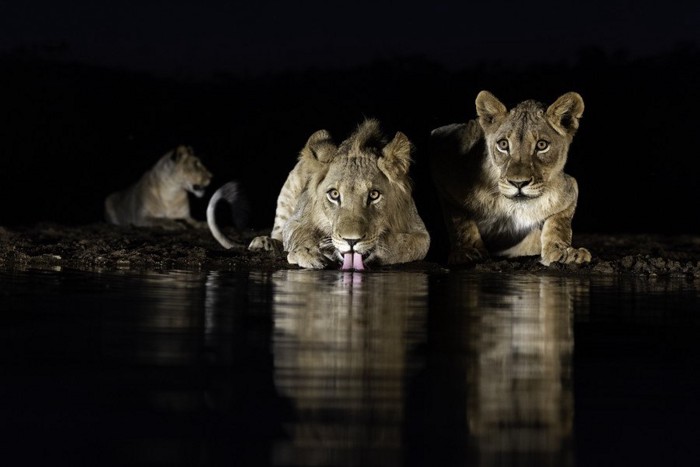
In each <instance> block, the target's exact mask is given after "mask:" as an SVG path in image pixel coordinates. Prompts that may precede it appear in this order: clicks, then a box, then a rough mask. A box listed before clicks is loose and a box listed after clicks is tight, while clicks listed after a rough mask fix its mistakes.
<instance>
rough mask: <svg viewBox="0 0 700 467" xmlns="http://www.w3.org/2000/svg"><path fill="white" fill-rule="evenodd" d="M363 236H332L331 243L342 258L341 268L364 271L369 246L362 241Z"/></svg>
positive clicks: (369, 250)
mask: <svg viewBox="0 0 700 467" xmlns="http://www.w3.org/2000/svg"><path fill="white" fill-rule="evenodd" d="M364 238H365V237H364V236H363V237H350V238H348V237H341V238H336V237H334V238H333V245H334V246H335V248H336V250H337V252H338V254H339V255H340V257H341V258H342V260H343V265H342V266H341V268H340V269H341V270H343V271H364V270H365V268H366V266H365V261H366V260H367V257H368V256H369V254H370V252H371V248H370V246H369V245H368V244H367V243H366V242H364V241H363V240H364Z"/></svg>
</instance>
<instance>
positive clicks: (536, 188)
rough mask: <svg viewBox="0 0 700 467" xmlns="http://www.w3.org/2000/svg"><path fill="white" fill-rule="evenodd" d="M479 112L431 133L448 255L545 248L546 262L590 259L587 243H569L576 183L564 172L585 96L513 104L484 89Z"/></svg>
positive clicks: (459, 259) (455, 259) (453, 259)
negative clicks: (548, 102) (509, 105)
mask: <svg viewBox="0 0 700 467" xmlns="http://www.w3.org/2000/svg"><path fill="white" fill-rule="evenodd" d="M476 112H477V115H478V120H471V121H469V122H467V123H463V124H453V125H447V126H443V127H440V128H437V129H435V130H433V131H432V132H431V149H430V153H431V154H430V159H431V168H432V174H433V180H434V182H435V185H436V187H437V190H438V194H439V198H440V202H441V205H442V209H443V215H444V218H445V222H446V224H447V230H448V234H449V236H450V253H449V262H450V263H452V264H459V263H468V262H471V261H474V260H477V259H480V258H484V257H486V256H488V255H489V254H493V255H496V256H507V257H514V256H529V255H541V259H540V261H541V262H542V264H544V265H549V264H551V263H553V262H560V263H584V262H589V261H590V260H591V254H590V253H589V252H588V250H586V249H585V248H574V247H572V246H571V240H572V232H571V219H572V218H573V216H574V211H575V209H576V201H577V199H578V185H577V184H576V180H575V179H574V178H573V177H571V176H569V175H567V174H565V173H564V171H563V169H564V164H565V163H566V158H567V153H568V150H569V145H570V144H571V141H572V139H573V137H574V133H575V132H576V129H577V128H578V125H579V119H580V118H581V115H582V114H583V99H582V98H581V96H580V95H579V94H577V93H575V92H569V93H566V94H564V95H563V96H561V97H559V98H558V99H557V100H556V101H555V102H554V103H553V104H552V105H550V106H549V107H545V106H544V105H543V104H541V103H539V102H536V101H533V100H527V101H524V102H521V103H520V104H518V105H517V106H515V107H514V108H513V109H511V110H510V111H509V110H508V109H506V107H505V105H503V104H502V103H501V102H500V101H499V100H498V99H496V97H494V96H493V94H491V93H489V92H488V91H481V92H480V93H479V95H478V96H477V97H476Z"/></svg>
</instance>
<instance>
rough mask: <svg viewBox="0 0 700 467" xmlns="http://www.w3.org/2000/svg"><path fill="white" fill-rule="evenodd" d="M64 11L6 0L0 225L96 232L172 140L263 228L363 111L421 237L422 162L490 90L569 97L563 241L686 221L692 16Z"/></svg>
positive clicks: (229, 8)
mask: <svg viewBox="0 0 700 467" xmlns="http://www.w3.org/2000/svg"><path fill="white" fill-rule="evenodd" d="M62 3H63V2H46V1H42V2H39V1H31V0H28V1H24V2H13V3H12V4H10V2H0V30H1V32H0V102H2V104H0V109H1V110H0V118H1V119H2V120H0V123H1V124H2V134H3V135H4V136H3V144H2V147H3V151H2V152H3V153H2V160H3V164H2V169H0V190H2V191H1V192H0V195H1V199H2V200H3V201H2V204H3V205H2V211H3V217H4V219H3V220H2V221H0V225H10V226H12V225H28V224H34V223H37V222H45V221H46V222H60V223H66V224H80V223H91V222H98V221H100V220H101V219H102V212H101V210H102V202H103V199H104V197H105V196H106V195H107V194H109V193H110V192H112V191H114V190H117V189H121V188H124V187H125V186H126V185H128V184H130V183H132V182H133V181H135V180H136V179H137V178H138V177H139V176H140V175H141V173H142V172H143V171H145V170H146V169H148V168H149V167H150V166H151V165H152V164H153V163H154V162H155V161H156V160H157V159H158V157H160V156H161V155H162V154H164V153H165V152H166V151H167V150H169V149H170V148H172V147H173V146H174V145H176V144H180V143H185V144H191V145H192V146H194V148H195V150H196V151H197V152H198V153H199V155H200V156H201V157H202V159H203V161H204V162H205V164H206V165H207V166H209V168H210V169H211V170H212V172H213V173H214V174H215V179H214V181H213V186H212V190H210V192H211V191H213V188H214V187H216V186H218V185H220V184H222V183H224V182H225V181H227V180H230V179H239V180H241V181H242V182H243V184H244V186H245V188H246V190H247V191H248V193H249V197H250V198H251V199H252V200H253V204H254V209H255V212H256V214H255V215H254V216H253V219H252V220H253V224H254V225H253V227H258V228H263V227H269V226H270V225H271V224H272V220H273V217H274V202H275V199H276V196H277V191H278V189H279V187H280V186H281V184H282V183H283V181H284V178H285V177H286V174H287V172H288V171H289V170H290V169H291V168H292V166H293V164H294V160H295V157H296V154H297V152H298V150H299V149H300V148H301V147H302V146H303V144H304V142H305V141H306V139H307V138H308V136H309V135H310V134H311V133H312V132H314V131H315V130H318V129H320V128H326V129H328V130H329V131H331V133H332V134H333V135H334V136H335V138H336V139H337V140H342V139H343V138H345V137H346V136H347V135H348V134H349V133H350V132H351V131H352V129H353V128H354V126H355V125H356V124H357V123H359V122H360V121H361V120H362V119H363V118H364V117H376V118H378V119H379V120H380V121H381V122H382V124H383V126H384V128H385V129H386V131H387V132H388V133H392V132H394V131H396V130H401V131H403V132H405V133H406V134H407V135H408V136H409V138H410V139H411V140H412V141H413V142H414V144H415V145H416V149H417V151H416V154H415V164H414V167H413V172H412V173H413V178H414V180H415V182H416V190H415V194H416V198H417V201H418V205H419V209H421V210H422V211H423V215H424V217H425V218H426V222H427V223H428V226H429V228H431V223H433V222H439V220H438V219H433V218H431V213H432V212H433V211H434V209H433V208H434V204H433V203H434V199H432V194H431V193H432V187H431V185H430V178H429V174H427V173H426V170H427V164H426V163H425V161H424V160H423V155H424V154H423V153H422V151H421V149H422V148H424V147H425V141H426V138H427V135H428V134H429V132H430V130H431V129H432V128H435V127H437V126H441V125H444V124H447V123H454V122H461V121H465V120H467V119H470V118H473V117H474V116H475V110H474V104H473V102H474V97H475V96H476V94H477V93H478V92H479V91H480V90H481V89H488V90H490V91H492V92H493V93H494V94H495V95H496V96H498V97H499V98H500V99H501V100H502V101H504V102H505V103H506V104H507V105H508V106H512V105H514V104H516V103H517V102H519V101H521V100H525V99H528V98H535V99H537V100H541V101H543V102H547V103H548V102H551V101H553V100H554V99H556V97H558V96H559V95H560V94H562V93H564V92H567V91H570V90H575V91H578V92H579V93H581V94H582V96H583V98H584V101H585V103H586V111H585V113H584V118H583V120H582V122H581V129H580V131H579V134H578V135H577V136H576V138H575V139H574V143H573V146H572V149H571V152H570V159H569V164H568V168H567V172H568V173H570V174H572V175H573V176H575V177H576V178H577V180H578V181H579V186H580V188H581V195H580V199H579V207H578V210H577V214H576V217H575V219H574V229H575V231H576V230H583V231H589V232H616V231H628V232H661V233H697V231H698V228H699V227H700V221H698V217H700V216H697V214H695V213H697V212H698V207H700V206H698V205H699V204H700V203H698V201H699V199H700V196H698V194H697V190H696V188H695V185H696V183H695V182H694V181H693V180H692V178H691V176H692V173H694V169H695V166H696V163H695V159H696V155H695V153H696V152H697V151H696V150H695V143H694V140H695V139H696V138H695V136H694V135H695V134H696V133H697V126H698V123H700V122H698V119H697V109H698V105H700V92H699V91H698V82H700V49H699V48H698V46H699V44H700V42H699V39H700V32H699V31H700V6H698V4H689V5H686V3H687V2H683V3H682V4H674V3H673V2H663V3H661V2H657V3H650V2H633V1H623V0H612V1H591V2H586V3H585V4H583V3H581V4H573V3H572V2H554V1H545V2H535V3H531V4H528V3H526V2H516V1H500V2H481V3H476V2H474V3H472V2H465V1H449V2H409V3H400V2H381V3H379V2H363V1H360V2H321V1H310V2H267V1H258V2H249V3H242V2H226V1H222V0H220V1H215V0H208V1H197V2H195V1H167V2H166V1H144V2H123V1H121V2H117V1H112V0H109V1H102V2H88V1H74V2H70V4H69V5H64V4H62ZM273 162H274V164H273ZM601 166H604V167H605V169H604V170H601V169H600V167H601ZM261 180H265V183H260V181H261ZM203 206H204V201H197V202H196V203H195V204H194V214H195V216H196V217H199V218H200V219H201V218H202V217H203ZM622 206H625V208H623V207H622ZM669 206H670V208H669ZM689 210H690V211H689ZM683 212H685V213H686V214H685V215H684V214H683ZM688 212H691V213H693V214H691V215H688V214H687V213H688Z"/></svg>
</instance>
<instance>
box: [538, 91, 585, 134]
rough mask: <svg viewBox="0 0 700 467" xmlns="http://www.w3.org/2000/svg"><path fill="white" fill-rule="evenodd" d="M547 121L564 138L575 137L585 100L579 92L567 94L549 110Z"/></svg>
mask: <svg viewBox="0 0 700 467" xmlns="http://www.w3.org/2000/svg"><path fill="white" fill-rule="evenodd" d="M546 115H547V120H548V121H549V123H551V124H552V126H553V127H554V129H555V130H557V132H558V133H559V134H561V135H562V136H567V135H568V136H573V135H574V133H576V130H577V129H578V121H579V119H580V118H581V115H583V98H582V97H581V96H580V95H579V94H578V93H577V92H567V93H566V94H564V95H563V96H561V97H560V98H559V99H557V100H556V101H555V102H554V104H552V105H550V106H549V108H548V109H547V113H546Z"/></svg>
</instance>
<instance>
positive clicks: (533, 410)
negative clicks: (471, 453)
mask: <svg viewBox="0 0 700 467" xmlns="http://www.w3.org/2000/svg"><path fill="white" fill-rule="evenodd" d="M504 280H505V284H504V283H503V281H504ZM498 281H499V282H498V285H499V286H498V287H494V286H493V285H494V284H487V283H481V284H480V283H479V282H478V281H477V282H473V283H471V284H469V286H468V287H466V288H465V289H463V290H462V293H461V297H459V300H461V303H463V306H464V307H465V308H466V311H467V314H466V316H467V320H468V322H467V323H465V326H464V327H463V328H462V329H464V334H463V336H462V338H463V339H464V340H465V341H466V342H467V348H468V354H469V355H470V357H469V358H468V362H467V368H468V370H467V422H468V427H469V432H470V436H471V437H472V438H473V441H474V446H475V447H476V449H477V450H478V451H479V457H480V459H481V460H482V461H483V462H484V463H485V465H489V464H490V463H492V462H493V463H496V464H498V463H500V462H504V461H507V460H515V459H516V458H517V459H522V458H523V456H526V457H527V458H529V459H532V460H533V461H536V462H537V464H536V465H557V466H565V465H570V464H571V463H572V453H571V450H570V442H569V441H571V439H572V426H573V412H574V404H573V393H572V389H571V388H572V386H573V380H572V374H571V370H572V368H571V366H572V352H573V326H572V320H573V303H574V297H575V295H576V293H577V292H580V291H582V290H583V288H582V287H581V286H580V284H578V283H576V282H574V281H572V280H569V279H562V278H554V277H540V278H527V279H526V280H523V279H522V278H518V277H510V278H508V279H504V278H503V277H499V278H498ZM453 299H454V298H453Z"/></svg>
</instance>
